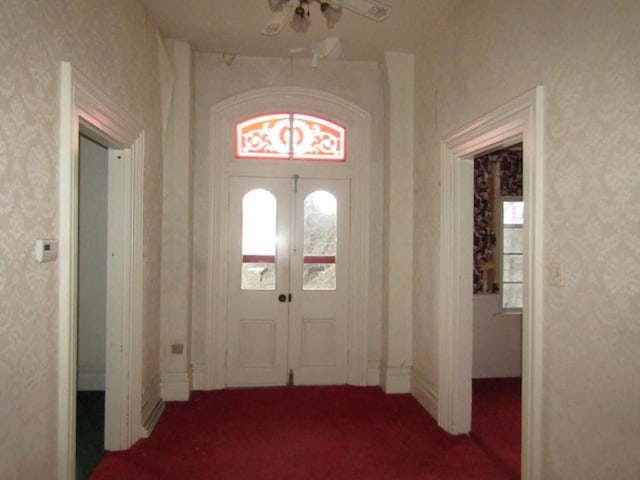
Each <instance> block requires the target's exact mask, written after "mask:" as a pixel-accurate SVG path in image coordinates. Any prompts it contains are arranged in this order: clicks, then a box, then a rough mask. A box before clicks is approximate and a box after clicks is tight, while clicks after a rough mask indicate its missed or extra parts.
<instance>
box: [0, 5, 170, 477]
mask: <svg viewBox="0 0 640 480" xmlns="http://www.w3.org/2000/svg"><path fill="white" fill-rule="evenodd" d="M156 36H157V31H156V29H155V27H154V26H153V23H152V22H151V21H150V20H149V19H148V18H147V15H146V11H145V9H144V7H143V5H142V4H141V3H140V2H138V1H135V0H112V1H109V2H102V1H99V0H7V1H4V0H3V1H1V2H0V478H2V479H3V480H22V479H36V478H37V479H50V478H54V475H55V474H54V472H55V470H56V441H57V439H56V435H57V432H56V423H57V407H58V406H57V398H58V395H57V393H58V385H57V375H58V372H57V363H58V350H57V349H58V347H57V345H58V328H57V326H58V310H57V305H58V266H59V265H58V263H57V262H50V263H43V264H40V263H37V262H35V260H34V259H33V253H32V252H33V246H34V242H35V240H36V239H38V238H56V237H57V236H58V144H59V135H60V133H59V129H60V126H59V115H60V113H59V110H60V106H59V104H60V101H59V87H60V81H59V76H60V75H59V72H60V62H62V61H69V62H71V63H72V64H73V65H74V66H75V67H76V68H78V70H80V71H81V72H82V73H83V74H84V75H85V76H86V77H88V78H89V79H90V80H91V81H92V82H94V83H95V84H96V85H97V86H98V88H100V90H102V91H103V92H104V93H105V94H106V95H107V96H108V97H109V98H110V99H112V100H113V101H114V102H115V103H117V104H118V105H121V106H125V108H126V109H127V110H128V111H129V112H130V113H131V114H132V115H134V116H135V117H136V118H138V119H139V121H140V122H141V123H142V124H143V125H144V128H145V153H146V156H145V168H144V176H145V178H144V207H143V210H144V239H143V241H144V272H143V278H144V298H143V299H142V302H143V310H144V325H143V326H142V329H143V332H144V338H145V340H144V342H145V343H144V352H143V355H144V359H143V377H144V390H145V394H144V395H145V400H146V399H149V400H150V401H152V400H153V398H156V397H157V396H158V395H159V386H158V385H156V384H154V383H153V380H152V379H153V378H154V377H155V376H156V375H157V372H158V348H159V342H158V335H157V333H156V332H157V331H158V330H159V324H158V320H157V319H158V318H159V301H158V298H159V292H160V275H159V267H158V266H159V264H160V252H161V250H160V242H159V240H158V239H159V238H160V232H161V231H160V226H161V220H162V219H161V213H162V155H161V151H160V145H161V142H160V113H159V98H160V93H159V82H158V72H157V68H158V67H157V43H156Z"/></svg>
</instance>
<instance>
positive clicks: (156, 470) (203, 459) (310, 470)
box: [90, 387, 510, 480]
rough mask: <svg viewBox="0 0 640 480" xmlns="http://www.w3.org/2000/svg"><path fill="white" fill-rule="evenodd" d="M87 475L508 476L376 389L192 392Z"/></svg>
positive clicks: (402, 398) (96, 478)
mask: <svg viewBox="0 0 640 480" xmlns="http://www.w3.org/2000/svg"><path fill="white" fill-rule="evenodd" d="M90 478H91V479H92V480H107V479H108V480H115V479H136V480H169V479H171V480H182V479H189V480H205V479H206V480H210V479H216V480H218V479H219V480H226V479H236V480H237V479H256V480H263V479H264V480H267V479H279V480H280V479H305V480H307V479H309V480H311V479H338V480H339V479H371V480H376V479H384V480H389V479H422V480H444V479H461V480H462V479H464V480H484V479H486V480H502V479H505V480H506V479H509V478H510V476H509V475H508V474H507V473H505V472H504V470H503V469H502V468H501V466H500V465H498V464H497V463H496V462H495V460H494V459H492V458H491V456H490V455H487V453H485V452H484V451H483V449H482V448H480V447H479V446H478V445H477V444H476V443H475V442H474V441H473V440H472V439H471V438H469V437H454V436H451V435H448V434H447V433H445V432H444V431H442V430H441V429H440V428H438V426H437V425H436V423H435V422H434V420H433V419H432V418H431V417H430V416H429V415H428V414H427V413H426V412H425V411H424V410H423V409H422V407H421V406H420V405H419V404H418V403H417V402H416V401H415V399H413V398H412V397H411V396H409V395H385V394H384V393H383V392H382V391H381V390H380V389H379V388H377V387H367V388H363V387H295V388H290V389H288V388H272V389H247V390H222V391H215V392H195V393H194V394H193V395H192V400H191V401H189V402H171V403H169V404H168V405H167V409H166V410H165V413H164V414H163V415H162V417H161V419H160V421H159V422H158V425H157V427H156V429H155V431H154V432H153V434H152V436H151V438H149V439H145V440H141V441H140V442H138V443H137V444H136V445H134V446H133V447H132V448H131V449H129V450H127V451H125V452H117V453H109V454H107V455H106V456H105V458H104V460H103V461H102V462H101V463H100V465H99V466H98V467H97V469H96V470H95V472H94V473H93V475H92V476H91V477H90Z"/></svg>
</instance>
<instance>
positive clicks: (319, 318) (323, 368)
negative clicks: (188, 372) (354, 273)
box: [226, 177, 350, 386]
mask: <svg viewBox="0 0 640 480" xmlns="http://www.w3.org/2000/svg"><path fill="white" fill-rule="evenodd" d="M229 188H230V191H229V229H228V232H229V240H230V241H229V253H228V259H229V265H228V272H229V273H228V279H229V281H228V283H227V299H228V301H227V305H228V319H227V346H226V348H227V352H226V369H227V371H226V384H227V386H250V385H261V386H265V385H284V384H285V383H287V382H293V381H295V384H306V385H327V384H344V383H346V380H347V351H348V305H349V230H350V219H349V212H350V202H349V180H348V179H339V180H334V179H303V178H298V177H296V178H295V179H290V178H272V177H267V178H256V177H232V178H231V179H230V182H229ZM255 195H257V197H255ZM252 196H254V197H253V198H255V199H256V200H255V201H254V202H247V204H245V203H244V201H245V199H247V200H249V199H250V198H252ZM313 198H315V199H316V202H312V200H311V199H313ZM334 202H335V203H334ZM311 205H314V208H316V209H318V210H316V211H315V212H312V211H309V210H308V208H310V207H311ZM245 208H247V209H248V210H249V211H245V210H244V209H245ZM334 208H335V210H333V209H334ZM254 209H255V210H254ZM251 210H254V215H251V213H252V212H251ZM331 212H335V216H334V215H333V214H332V213H331ZM318 214H319V216H318ZM327 215H328V216H327ZM314 218H315V219H316V220H318V219H320V220H319V222H318V223H316V222H314V221H313V219H314ZM331 218H333V219H335V222H336V224H335V229H334V228H333V226H331V223H332V222H331V221H330V219H331ZM327 220H329V224H327V223H326V222H327ZM244 223H247V225H246V228H247V230H248V231H247V232H244V231H243V224H244ZM319 225H324V226H325V227H326V228H327V229H328V230H326V231H325V230H324V229H321V230H323V232H320V231H318V230H317V229H316V228H314V226H315V227H318V226H319ZM256 227H258V228H257V229H256ZM272 229H273V230H272ZM324 235H326V236H324ZM245 236H246V241H247V243H248V245H246V246H243V241H244V240H243V239H244V238H245ZM272 236H273V237H275V238H277V240H275V239H274V238H273V237H272ZM305 239H308V240H309V241H308V242H306V241H305ZM274 240H275V241H274ZM334 241H335V243H334ZM305 245H307V247H306V248H305ZM307 249H311V250H312V251H307ZM327 255H328V256H327ZM325 262H328V263H325ZM332 262H333V263H332ZM332 272H335V273H333V274H332ZM243 279H244V280H243ZM289 372H291V376H290V375H289ZM294 376H295V380H294Z"/></svg>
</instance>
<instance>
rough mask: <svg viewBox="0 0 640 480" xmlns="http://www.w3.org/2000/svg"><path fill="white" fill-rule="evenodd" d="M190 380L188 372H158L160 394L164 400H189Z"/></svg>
mask: <svg viewBox="0 0 640 480" xmlns="http://www.w3.org/2000/svg"><path fill="white" fill-rule="evenodd" d="M190 395H191V382H190V375H189V372H174V373H171V372H162V373H161V374H160V396H161V397H162V399H163V400H164V401H165V402H177V401H186V400H189V396H190Z"/></svg>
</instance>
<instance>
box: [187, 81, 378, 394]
mask: <svg viewBox="0 0 640 480" xmlns="http://www.w3.org/2000/svg"><path fill="white" fill-rule="evenodd" d="M260 112H304V114H305V115H308V116H313V117H316V118H323V119H328V120H329V121H330V122H331V123H332V124H337V125H340V126H344V128H345V129H346V132H345V134H346V135H347V136H348V139H346V140H345V141H344V143H342V142H340V144H343V145H344V151H343V152H342V154H340V155H338V156H332V157H331V158H330V159H328V162H327V161H296V160H295V157H296V155H295V152H289V151H288V150H287V149H284V154H283V152H280V153H281V154H283V155H284V156H286V157H287V158H289V157H291V158H292V159H291V160H282V159H273V158H261V159H259V160H258V159H255V158H253V159H252V158H248V159H245V158H242V157H243V154H242V152H243V151H244V150H243V148H242V145H239V146H238V145H236V144H234V139H235V138H236V133H237V131H236V127H237V126H240V127H242V125H241V124H242V122H243V121H245V120H246V119H247V118H252V117H253V116H254V115H255V114H256V113H260ZM292 120H293V123H292V122H291V121H292ZM283 125H284V127H285V128H283V129H281V130H278V131H279V133H281V134H283V135H281V136H280V137H279V138H280V139H281V140H284V141H274V142H273V145H272V146H274V147H277V146H282V144H285V145H293V144H294V143H297V142H299V140H300V139H301V138H302V137H301V136H300V135H301V134H302V133H303V132H302V130H301V129H302V128H303V126H302V125H300V124H299V123H296V118H293V119H289V120H287V121H285V123H284V124H283ZM290 127H299V128H293V129H291V128H290ZM334 133H335V132H334ZM333 137H334V138H335V135H333ZM287 138H288V139H289V142H290V143H288V144H287V143H286V139H287ZM310 138H311V137H310ZM338 138H340V135H338ZM370 139H371V118H370V115H369V113H367V112H366V111H364V110H363V109H361V108H360V107H358V106H357V105H355V104H353V103H351V102H349V101H346V100H344V99H341V98H339V97H336V96H334V95H331V94H328V93H326V92H320V91H316V90H313V89H308V88H298V87H274V88H264V89H257V90H253V91H249V92H246V93H244V94H242V95H236V96H234V97H231V98H229V99H227V100H224V101H222V102H220V103H219V104H217V105H214V106H213V107H212V108H211V110H210V142H211V149H210V152H211V156H210V170H209V172H210V177H209V180H210V182H209V185H210V192H209V193H210V196H209V200H210V202H211V203H210V208H211V214H210V216H209V219H210V224H209V230H208V235H209V253H208V262H207V291H209V292H211V295H209V296H208V299H207V300H208V301H207V324H206V342H205V343H206V344H205V349H206V361H205V365H204V367H203V368H204V371H203V372H202V373H203V380H202V383H203V388H205V389H219V388H226V387H227V385H228V383H229V382H228V375H227V373H228V372H227V365H228V362H229V361H230V360H229V358H228V348H227V341H228V339H229V335H228V328H229V325H228V319H229V318H230V315H229V307H230V305H229V304H228V303H227V298H226V296H227V286H228V285H229V282H230V273H231V270H230V269H231V268H232V266H231V265H232V262H233V260H234V259H232V258H230V252H231V248H232V247H233V245H234V244H237V243H238V242H237V241H234V243H232V241H231V232H230V231H229V221H230V217H229V208H228V206H229V203H230V197H229V193H230V192H231V190H230V188H229V184H230V182H231V181H232V178H235V177H251V178H263V179H268V178H276V177H279V178H281V179H282V178H284V179H285V180H286V183H287V185H288V186H289V185H290V184H291V182H292V179H293V178H294V177H295V176H296V175H297V176H298V178H299V180H300V182H302V181H303V180H314V181H316V180H318V181H320V180H322V179H334V180H338V179H340V180H344V181H346V182H347V183H348V188H349V196H350V202H351V209H350V211H349V216H350V229H349V245H348V253H349V260H348V272H349V293H348V297H349V299H348V302H347V306H346V308H347V312H348V313H347V334H346V343H347V345H346V349H345V350H344V351H346V352H347V353H346V355H347V357H348V360H347V361H346V375H347V376H346V380H344V379H341V381H340V383H348V384H352V385H366V384H368V383H369V384H375V383H377V381H378V380H377V379H378V377H379V372H378V370H377V366H376V367H373V366H371V365H369V362H368V347H367V345H368V338H367V331H368V321H367V316H366V311H367V308H368V305H369V301H368V295H369V291H370V289H369V288H367V286H368V285H369V284H370V278H369V274H368V272H369V264H370V258H369V245H370V225H369V215H368V212H369V205H370V198H369V195H370V190H369V188H370V187H369V182H370V179H369V162H368V159H369V156H370V150H371V140H370ZM291 141H293V143H291ZM239 153H240V154H241V155H240V157H241V158H238V157H239V156H238V154H239ZM254 153H255V152H254ZM254 153H251V155H249V156H251V157H252V156H253V155H254ZM291 153H294V155H290V154H291ZM277 156H279V155H277ZM329 164H330V165H329ZM300 185H302V183H301V184H300ZM343 217H344V216H343ZM238 255H240V254H238ZM238 255H236V257H235V260H236V261H239V259H241V258H242V255H240V256H238ZM324 260H326V259H324ZM247 263H251V262H247ZM319 266H320V264H318V265H313V266H310V268H312V269H313V268H315V267H319ZM325 270H326V271H328V269H325ZM295 276H297V274H296V275H295ZM235 283H236V286H237V285H238V283H237V282H235ZM288 290H289V289H287V291H283V292H278V296H279V295H280V294H285V295H288V293H292V294H293V295H294V298H295V292H293V291H291V292H290V291H288ZM275 298H277V296H276V297H275ZM285 303H287V308H289V307H290V308H291V309H295V308H296V305H294V303H295V302H291V303H289V302H288V301H287V302H285ZM330 323H331V322H325V323H324V324H321V323H316V322H313V323H309V324H307V325H305V328H306V329H307V332H309V333H310V332H312V331H314V332H316V331H320V333H321V334H320V335H317V336H316V337H317V338H319V337H320V336H322V335H325V336H327V338H328V336H330V335H333V334H332V333H330V331H331V329H332V327H330ZM247 325H249V324H247ZM261 327H262V328H263V331H267V330H269V328H267V326H266V324H262V325H261ZM232 328H235V327H233V326H232ZM256 331H257V330H256ZM256 331H254V333H255V332H256ZM236 344H237V343H236ZM327 345H328V344H327ZM287 348H288V347H287ZM313 348H314V350H313V352H312V351H311V350H308V354H309V355H310V357H309V359H310V360H318V357H315V355H321V354H322V355H324V353H326V352H328V350H325V352H324V353H323V352H322V351H321V349H320V347H319V346H318V345H316V346H314V347H313ZM336 348H337V349H338V350H336V352H338V351H343V349H342V346H339V347H336ZM315 349H318V350H315ZM254 350H255V349H254ZM249 351H251V350H249ZM261 355H262V357H261V358H260V359H259V360H260V361H262V360H264V359H265V358H268V357H267V356H266V355H267V352H266V351H263V352H262V353H261ZM292 355H293V354H292ZM336 355H337V354H336ZM247 360H250V358H249V357H247ZM253 360H256V361H257V360H258V359H257V357H256V358H254V359H253ZM340 362H343V360H340ZM310 363H313V362H310ZM322 363H324V361H323V362H322ZM343 363H344V362H343ZM298 370H300V369H299V368H298ZM286 373H287V374H288V373H289V372H286ZM299 373H300V372H298V373H296V376H295V378H296V380H295V381H296V383H302V382H299V381H298V380H300V378H301V377H300V376H299ZM196 378H197V375H196ZM278 378H279V380H278V383H280V382H282V380H281V379H280V378H281V376H279V377H278ZM322 383H327V382H325V381H323V382H322Z"/></svg>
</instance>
